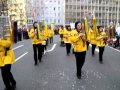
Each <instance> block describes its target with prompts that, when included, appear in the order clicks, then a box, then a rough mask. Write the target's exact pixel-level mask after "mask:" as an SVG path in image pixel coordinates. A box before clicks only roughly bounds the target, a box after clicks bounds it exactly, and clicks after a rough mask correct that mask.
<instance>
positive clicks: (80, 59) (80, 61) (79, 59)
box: [75, 51, 86, 76]
mask: <svg viewBox="0 0 120 90" xmlns="http://www.w3.org/2000/svg"><path fill="white" fill-rule="evenodd" d="M85 56H86V51H84V52H75V58H76V69H77V76H81V70H82V67H83V65H84V62H85Z"/></svg>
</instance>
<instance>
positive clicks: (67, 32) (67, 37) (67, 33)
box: [63, 30, 71, 43]
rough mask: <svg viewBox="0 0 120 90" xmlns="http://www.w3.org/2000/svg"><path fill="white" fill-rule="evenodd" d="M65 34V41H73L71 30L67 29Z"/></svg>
mask: <svg viewBox="0 0 120 90" xmlns="http://www.w3.org/2000/svg"><path fill="white" fill-rule="evenodd" d="M63 36H64V38H65V40H64V41H65V43H71V31H68V30H65V31H64V34H63Z"/></svg>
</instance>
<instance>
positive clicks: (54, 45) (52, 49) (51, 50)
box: [46, 44, 57, 52]
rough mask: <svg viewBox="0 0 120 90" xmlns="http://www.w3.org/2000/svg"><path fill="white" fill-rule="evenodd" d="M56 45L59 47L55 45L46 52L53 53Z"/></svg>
mask: <svg viewBox="0 0 120 90" xmlns="http://www.w3.org/2000/svg"><path fill="white" fill-rule="evenodd" d="M56 45H57V44H54V45H53V46H52V48H51V49H50V50H47V51H46V52H51V51H53V50H54V49H55V47H56Z"/></svg>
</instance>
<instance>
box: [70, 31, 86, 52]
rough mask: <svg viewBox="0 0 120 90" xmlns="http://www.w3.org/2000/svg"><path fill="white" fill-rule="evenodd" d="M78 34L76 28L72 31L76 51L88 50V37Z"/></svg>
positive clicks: (72, 40)
mask: <svg viewBox="0 0 120 90" xmlns="http://www.w3.org/2000/svg"><path fill="white" fill-rule="evenodd" d="M78 34H79V33H78V32H77V31H76V30H72V31H71V42H72V44H73V48H74V51H75V52H83V51H87V47H86V37H85V36H83V37H82V38H80V37H79V36H78Z"/></svg>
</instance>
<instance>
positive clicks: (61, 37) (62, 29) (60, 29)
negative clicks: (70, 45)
mask: <svg viewBox="0 0 120 90" xmlns="http://www.w3.org/2000/svg"><path fill="white" fill-rule="evenodd" d="M63 33H64V28H63V26H61V27H60V28H59V35H60V39H61V45H60V46H64V38H63Z"/></svg>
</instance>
